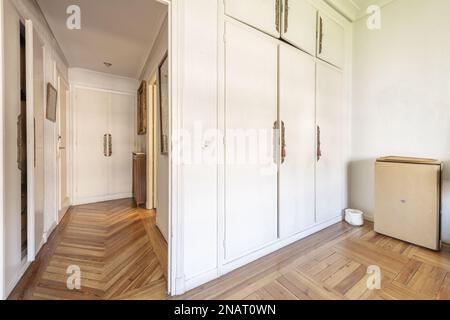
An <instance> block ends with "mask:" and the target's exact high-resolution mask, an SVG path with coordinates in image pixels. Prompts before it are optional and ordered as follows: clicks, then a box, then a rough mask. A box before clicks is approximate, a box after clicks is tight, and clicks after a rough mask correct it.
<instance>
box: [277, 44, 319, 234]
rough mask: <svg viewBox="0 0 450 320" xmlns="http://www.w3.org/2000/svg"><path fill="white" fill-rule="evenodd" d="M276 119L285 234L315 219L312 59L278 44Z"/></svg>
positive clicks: (302, 229)
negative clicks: (280, 132)
mask: <svg viewBox="0 0 450 320" xmlns="http://www.w3.org/2000/svg"><path fill="white" fill-rule="evenodd" d="M279 81H280V119H281V121H283V123H284V126H285V134H284V136H285V139H284V141H285V144H286V149H285V150H286V153H285V158H284V161H283V162H282V163H281V166H280V180H279V181H280V190H279V194H280V196H279V199H280V232H281V237H282V238H284V237H288V236H290V235H293V234H295V233H298V232H301V231H304V230H305V229H307V228H308V227H311V226H312V225H314V223H315V200H314V199H315V191H314V181H315V176H314V168H315V105H314V104H315V62H314V60H313V58H312V57H311V56H309V55H307V54H306V53H303V52H301V51H299V50H297V49H294V48H292V47H289V46H281V47H280V80H279Z"/></svg>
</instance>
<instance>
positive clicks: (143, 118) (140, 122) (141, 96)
mask: <svg viewBox="0 0 450 320" xmlns="http://www.w3.org/2000/svg"><path fill="white" fill-rule="evenodd" d="M137 134H138V135H144V134H147V83H146V82H145V81H142V83H141V86H140V87H139V90H138V93H137Z"/></svg>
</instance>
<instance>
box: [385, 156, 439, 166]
mask: <svg viewBox="0 0 450 320" xmlns="http://www.w3.org/2000/svg"><path fill="white" fill-rule="evenodd" d="M377 161H378V162H395V163H411V164H428V165H438V166H440V165H441V164H442V162H441V161H439V160H435V159H424V158H409V157H395V156H391V157H383V158H378V159H377Z"/></svg>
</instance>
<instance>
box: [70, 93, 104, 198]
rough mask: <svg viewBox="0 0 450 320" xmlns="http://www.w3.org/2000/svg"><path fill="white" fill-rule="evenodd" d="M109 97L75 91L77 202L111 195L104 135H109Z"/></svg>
mask: <svg viewBox="0 0 450 320" xmlns="http://www.w3.org/2000/svg"><path fill="white" fill-rule="evenodd" d="M108 108H109V94H108V93H107V92H102V91H97V90H89V89H80V88H76V89H75V106H74V113H75V121H76V137H75V138H76V140H75V179H76V185H75V199H76V202H77V203H89V202H95V201H97V200H99V199H101V198H102V197H104V196H105V195H107V194H108V165H107V161H106V156H105V154H104V151H105V150H104V135H105V134H107V133H108Z"/></svg>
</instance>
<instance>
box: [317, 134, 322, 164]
mask: <svg viewBox="0 0 450 320" xmlns="http://www.w3.org/2000/svg"><path fill="white" fill-rule="evenodd" d="M320 135H321V133H320V127H319V126H317V162H319V161H320V158H322V148H321V142H320Z"/></svg>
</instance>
